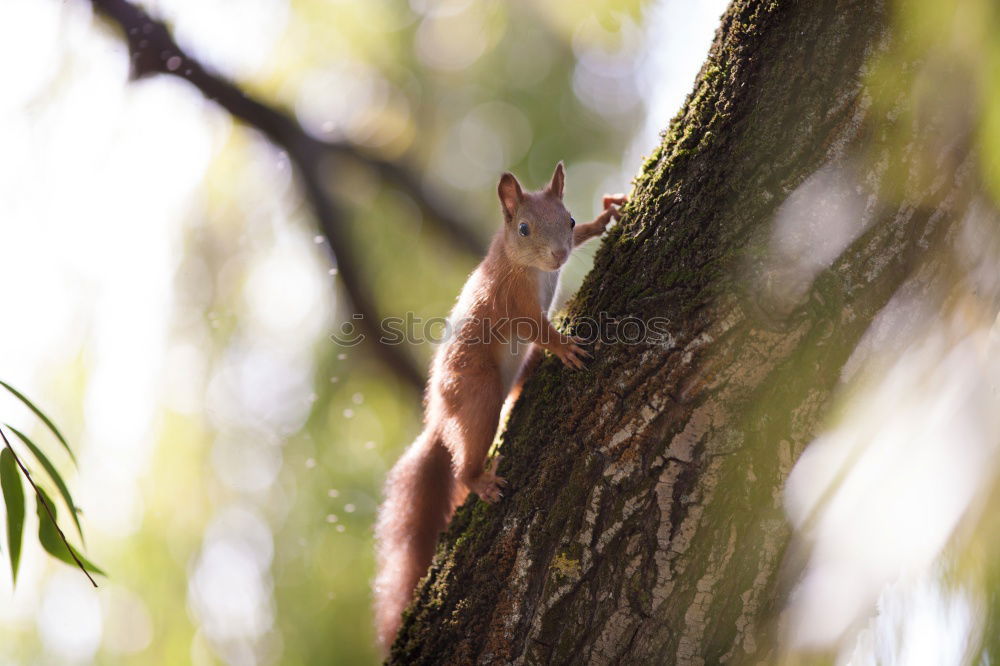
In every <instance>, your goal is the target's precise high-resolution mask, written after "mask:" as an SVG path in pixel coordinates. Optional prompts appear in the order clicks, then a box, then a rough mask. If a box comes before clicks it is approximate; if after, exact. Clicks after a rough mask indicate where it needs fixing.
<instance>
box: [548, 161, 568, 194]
mask: <svg viewBox="0 0 1000 666" xmlns="http://www.w3.org/2000/svg"><path fill="white" fill-rule="evenodd" d="M565 184H566V171H565V169H563V163H562V160H560V161H559V164H557V165H556V170H555V171H554V172H553V173H552V180H551V181H550V182H549V185H548V187H546V188H545V189H546V191H547V192H549V193H550V194H554V195H555V196H557V197H559V198H560V199H562V197H563V187H564V186H565Z"/></svg>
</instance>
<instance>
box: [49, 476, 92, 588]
mask: <svg viewBox="0 0 1000 666" xmlns="http://www.w3.org/2000/svg"><path fill="white" fill-rule="evenodd" d="M37 490H38V495H39V497H38V501H37V502H35V504H36V505H37V506H36V507H35V509H36V512H37V513H38V541H39V542H40V543H41V544H42V548H44V549H45V552H47V553H48V554H49V555H51V556H52V557H54V558H56V559H57V560H62V561H63V562H65V563H66V564H69V565H71V566H74V567H76V566H80V565H81V564H82V565H83V567H84V568H85V569H86V570H87V571H91V572H93V573H96V574H101V575H102V576H103V575H105V574H104V572H103V571H101V570H100V569H99V568H98V567H97V565H96V564H94V563H93V562H91V561H90V560H88V559H87V558H85V557H84V556H83V555H81V554H80V551H78V550H77V549H76V548H73V546H71V545H69V544H68V543H67V542H66V541H64V540H63V537H62V535H61V534H59V530H58V528H57V527H56V524H55V522H54V519H55V517H56V515H57V514H56V505H55V503H54V502H53V501H52V500H51V499H50V498H49V496H48V494H47V493H46V492H45V491H44V490H42V489H41V488H38V489H37ZM42 502H45V504H46V505H48V508H49V511H51V512H52V515H51V516H50V515H49V512H48V511H46V510H45V507H44V506H42ZM70 549H72V554H71V553H70ZM73 555H76V559H73ZM77 560H79V562H77Z"/></svg>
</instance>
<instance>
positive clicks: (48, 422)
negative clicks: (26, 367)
mask: <svg viewBox="0 0 1000 666" xmlns="http://www.w3.org/2000/svg"><path fill="white" fill-rule="evenodd" d="M0 386H3V387H4V388H5V389H7V390H8V391H10V392H11V393H12V394H14V397H15V398H17V399H18V400H20V401H21V402H23V403H24V404H25V405H27V406H28V409H30V410H31V411H33V412H34V413H35V416H37V417H38V418H40V419H41V420H42V423H44V424H45V425H46V426H48V428H49V430H51V431H52V434H53V435H55V436H56V439H58V440H59V441H60V442H62V445H63V447H64V448H65V449H66V452H67V453H69V457H70V458H72V459H73V464H76V456H74V455H73V451H72V449H70V448H69V443H68V442H67V441H66V438H65V437H63V436H62V433H61V432H59V428H57V427H56V424H55V423H53V422H52V421H51V419H49V417H47V416H46V415H45V413H44V412H42V410H40V409H38V407H35V404H34V403H33V402H31V401H30V400H28V398H27V397H25V395H24V394H23V393H21V392H20V391H18V390H17V389H16V388H14V387H13V386H11V385H10V384H8V383H7V382H5V381H3V380H0Z"/></svg>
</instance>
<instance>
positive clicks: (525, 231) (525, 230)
mask: <svg viewBox="0 0 1000 666" xmlns="http://www.w3.org/2000/svg"><path fill="white" fill-rule="evenodd" d="M517 233H519V234H521V235H522V236H527V235H528V225H527V224H525V223H524V222H522V223H521V226H519V227H518V228H517Z"/></svg>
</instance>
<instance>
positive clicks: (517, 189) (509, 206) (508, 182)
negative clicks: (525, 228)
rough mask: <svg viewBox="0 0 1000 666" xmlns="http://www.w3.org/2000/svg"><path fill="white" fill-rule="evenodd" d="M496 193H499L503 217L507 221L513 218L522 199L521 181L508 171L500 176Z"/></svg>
mask: <svg viewBox="0 0 1000 666" xmlns="http://www.w3.org/2000/svg"><path fill="white" fill-rule="evenodd" d="M497 194H499V195H500V207H501V208H502V209H503V217H504V219H505V220H506V221H507V222H510V221H511V220H513V219H514V215H516V214H517V209H518V207H519V206H520V205H521V201H522V200H523V199H524V191H523V190H522V189H521V183H519V182H517V178H515V177H514V174H512V173H510V172H509V171H508V172H507V173H505V174H504V175H502V176H500V184H499V185H497Z"/></svg>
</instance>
